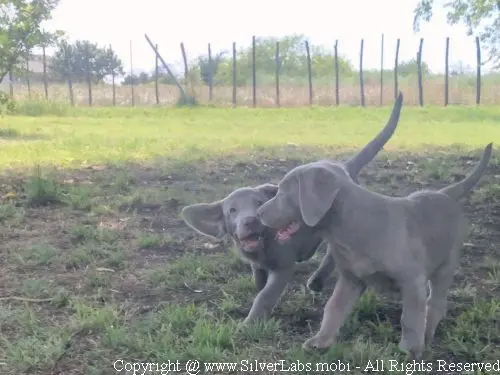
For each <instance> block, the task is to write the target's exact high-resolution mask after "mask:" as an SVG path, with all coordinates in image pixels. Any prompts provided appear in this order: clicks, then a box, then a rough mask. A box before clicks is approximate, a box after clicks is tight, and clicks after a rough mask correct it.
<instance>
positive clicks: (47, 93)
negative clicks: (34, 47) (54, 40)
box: [42, 46, 49, 100]
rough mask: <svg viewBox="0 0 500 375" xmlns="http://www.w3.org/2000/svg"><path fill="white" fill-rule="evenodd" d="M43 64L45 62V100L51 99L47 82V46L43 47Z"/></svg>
mask: <svg viewBox="0 0 500 375" xmlns="http://www.w3.org/2000/svg"><path fill="white" fill-rule="evenodd" d="M42 64H43V90H44V92H45V100H49V87H48V83H47V55H46V54H45V46H43V47H42Z"/></svg>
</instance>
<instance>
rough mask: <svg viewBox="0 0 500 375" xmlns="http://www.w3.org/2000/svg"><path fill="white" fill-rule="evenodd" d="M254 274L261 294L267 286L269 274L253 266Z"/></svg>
mask: <svg viewBox="0 0 500 375" xmlns="http://www.w3.org/2000/svg"><path fill="white" fill-rule="evenodd" d="M252 274H253V278H254V281H255V287H256V288H257V291H258V292H260V291H261V290H262V289H263V288H264V287H265V286H266V283H267V276H268V272H267V270H265V269H262V268H257V267H255V266H254V265H252Z"/></svg>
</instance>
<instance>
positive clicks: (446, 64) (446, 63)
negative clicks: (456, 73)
mask: <svg viewBox="0 0 500 375" xmlns="http://www.w3.org/2000/svg"><path fill="white" fill-rule="evenodd" d="M449 57H450V37H446V49H445V55H444V106H445V107H446V106H447V105H448V100H449V97H448V95H449V91H448V90H449V88H448V80H449Z"/></svg>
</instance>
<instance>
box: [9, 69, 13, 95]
mask: <svg viewBox="0 0 500 375" xmlns="http://www.w3.org/2000/svg"><path fill="white" fill-rule="evenodd" d="M12 69H13V68H10V69H9V94H10V98H11V99H14V74H13V73H12Z"/></svg>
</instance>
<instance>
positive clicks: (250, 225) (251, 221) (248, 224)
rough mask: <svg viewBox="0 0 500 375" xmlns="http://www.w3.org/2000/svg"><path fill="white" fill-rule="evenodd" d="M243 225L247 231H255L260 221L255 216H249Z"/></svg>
mask: <svg viewBox="0 0 500 375" xmlns="http://www.w3.org/2000/svg"><path fill="white" fill-rule="evenodd" d="M243 225H244V226H245V228H247V229H249V230H256V229H258V228H259V226H260V221H259V219H258V218H257V217H256V216H250V217H246V218H245V219H244V221H243Z"/></svg>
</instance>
